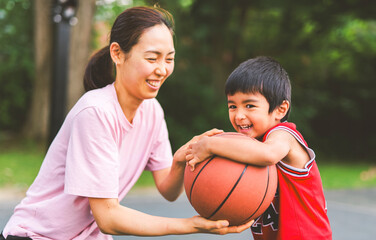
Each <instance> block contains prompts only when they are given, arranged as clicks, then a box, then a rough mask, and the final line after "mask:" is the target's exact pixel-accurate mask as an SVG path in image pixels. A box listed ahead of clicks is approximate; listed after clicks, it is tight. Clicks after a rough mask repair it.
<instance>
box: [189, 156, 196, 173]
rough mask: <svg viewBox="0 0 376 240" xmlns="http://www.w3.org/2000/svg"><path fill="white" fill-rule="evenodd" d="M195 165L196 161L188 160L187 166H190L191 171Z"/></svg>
mask: <svg viewBox="0 0 376 240" xmlns="http://www.w3.org/2000/svg"><path fill="white" fill-rule="evenodd" d="M195 165H196V161H195V160H194V159H193V160H190V161H188V166H189V167H190V168H191V171H192V172H193V171H194V170H195Z"/></svg>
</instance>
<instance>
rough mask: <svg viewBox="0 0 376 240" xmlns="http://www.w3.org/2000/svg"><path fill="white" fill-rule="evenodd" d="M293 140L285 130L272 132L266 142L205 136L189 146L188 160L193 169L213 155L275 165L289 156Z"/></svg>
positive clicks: (244, 161)
mask: <svg viewBox="0 0 376 240" xmlns="http://www.w3.org/2000/svg"><path fill="white" fill-rule="evenodd" d="M293 140H294V139H293V138H292V136H291V134H289V133H286V132H285V131H274V132H272V133H271V134H270V136H269V137H268V139H267V141H265V142H260V141H258V140H256V139H253V138H249V139H237V138H225V137H203V138H201V139H200V140H199V141H198V142H197V143H193V144H191V145H190V146H189V149H188V150H187V155H186V160H187V161H188V165H189V166H190V167H191V168H192V170H193V169H194V166H195V165H196V164H197V163H199V162H202V161H204V160H206V159H208V158H210V157H211V156H213V155H218V156H222V157H225V158H229V159H231V160H234V161H238V162H243V163H248V164H253V165H259V166H268V165H274V164H276V163H277V162H279V161H281V160H282V159H283V158H284V157H286V156H287V154H288V153H289V151H290V146H291V142H292V141H293Z"/></svg>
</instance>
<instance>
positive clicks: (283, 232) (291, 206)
mask: <svg viewBox="0 0 376 240" xmlns="http://www.w3.org/2000/svg"><path fill="white" fill-rule="evenodd" d="M276 130H284V131H287V132H289V133H290V134H291V135H293V136H294V137H295V139H296V140H297V141H298V142H299V143H300V144H301V145H302V146H304V147H305V148H306V149H307V152H308V154H309V157H310V161H309V162H307V164H306V165H305V167H304V168H303V169H299V168H295V167H292V166H289V165H287V164H285V163H284V162H282V161H280V162H278V163H277V173H278V190H277V193H276V196H275V198H274V199H273V202H272V203H271V205H270V206H269V208H268V209H267V210H266V211H265V212H264V213H263V214H262V215H261V216H260V217H259V218H257V219H256V220H255V222H254V223H253V225H252V226H251V230H252V234H253V237H254V239H255V240H275V239H279V240H304V239H307V240H308V239H309V240H330V239H332V230H331V228H330V224H329V219H328V216H327V209H326V201H325V197H324V192H323V187H322V182H321V177H320V172H319V170H318V168H317V165H316V161H315V153H314V152H313V150H312V149H310V148H308V145H307V143H306V142H305V140H304V139H303V136H302V135H301V134H300V133H299V132H298V131H297V130H296V127H295V124H293V123H288V122H284V123H280V124H278V125H276V126H275V127H273V128H272V129H270V130H269V131H268V132H267V133H266V134H265V136H264V139H263V141H265V140H266V139H267V138H268V136H269V134H270V133H271V132H273V131H276Z"/></svg>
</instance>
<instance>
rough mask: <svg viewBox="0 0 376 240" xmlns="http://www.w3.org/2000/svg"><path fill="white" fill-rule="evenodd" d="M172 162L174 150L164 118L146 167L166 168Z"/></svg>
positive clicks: (152, 168) (149, 168)
mask: <svg viewBox="0 0 376 240" xmlns="http://www.w3.org/2000/svg"><path fill="white" fill-rule="evenodd" d="M171 164H172V150H171V144H170V141H169V139H168V130H167V125H166V121H165V120H164V119H163V121H162V123H161V126H160V128H159V131H158V134H157V137H156V141H155V143H154V144H153V148H152V151H151V154H150V158H149V161H148V163H147V165H146V167H145V170H148V171H157V170H161V169H164V168H168V167H171Z"/></svg>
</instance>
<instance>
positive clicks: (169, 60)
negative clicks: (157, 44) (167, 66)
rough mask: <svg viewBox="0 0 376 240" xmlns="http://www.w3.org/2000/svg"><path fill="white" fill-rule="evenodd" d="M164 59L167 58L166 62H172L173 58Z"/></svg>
mask: <svg viewBox="0 0 376 240" xmlns="http://www.w3.org/2000/svg"><path fill="white" fill-rule="evenodd" d="M166 60H167V62H173V61H174V60H175V59H174V58H167V59H166Z"/></svg>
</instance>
